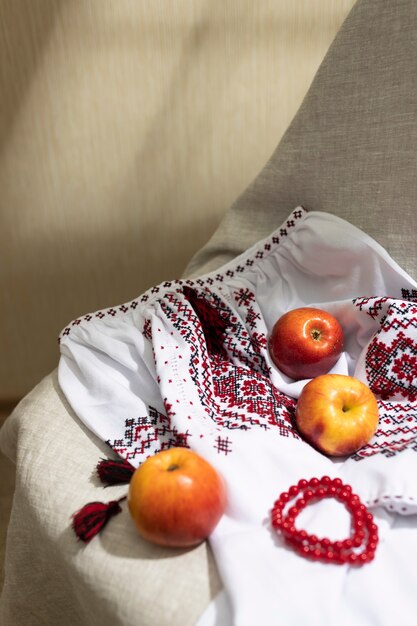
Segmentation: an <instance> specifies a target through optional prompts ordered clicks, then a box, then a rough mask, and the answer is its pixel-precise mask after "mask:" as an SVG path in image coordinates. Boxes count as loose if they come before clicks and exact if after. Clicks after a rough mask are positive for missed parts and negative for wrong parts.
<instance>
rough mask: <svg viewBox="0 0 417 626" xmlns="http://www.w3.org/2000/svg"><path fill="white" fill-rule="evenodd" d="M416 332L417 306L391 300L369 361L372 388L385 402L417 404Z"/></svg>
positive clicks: (373, 342) (372, 342)
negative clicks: (402, 401) (414, 402)
mask: <svg viewBox="0 0 417 626" xmlns="http://www.w3.org/2000/svg"><path fill="white" fill-rule="evenodd" d="M416 331H417V305H416V304H414V303H412V302H406V301H404V300H393V299H392V300H390V301H389V304H388V305H387V307H386V312H385V314H384V315H383V316H382V318H381V320H380V328H379V330H378V332H377V333H376V334H375V336H374V337H373V339H372V341H371V342H370V344H369V346H368V350H367V354H366V359H365V366H366V376H367V380H368V384H369V387H370V388H371V389H372V391H373V392H374V393H375V394H377V395H378V396H379V397H380V398H381V399H382V400H388V399H400V398H405V399H406V400H410V401H415V400H417V341H416V337H417V332H416Z"/></svg>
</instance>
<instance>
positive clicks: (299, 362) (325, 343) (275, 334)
mask: <svg viewBox="0 0 417 626" xmlns="http://www.w3.org/2000/svg"><path fill="white" fill-rule="evenodd" d="M343 340H344V337H343V330H342V327H341V326H340V324H339V322H338V321H337V319H336V318H335V317H333V315H330V313H327V312H326V311H322V310H321V309H314V308H311V307H303V308H300V309H294V310H292V311H288V313H285V314H284V315H282V317H280V318H279V319H278V320H277V321H276V322H275V324H274V326H273V328H272V332H271V334H270V337H269V352H270V355H271V358H272V360H273V362H274V363H275V365H276V366H277V367H278V369H280V370H281V371H282V372H283V373H284V374H286V375H287V376H289V377H290V378H292V379H293V380H301V379H304V378H314V377H315V376H320V374H326V373H327V372H328V371H329V370H331V368H332V367H333V366H334V365H335V364H336V362H337V360H338V358H339V356H340V354H341V352H342V350H343Z"/></svg>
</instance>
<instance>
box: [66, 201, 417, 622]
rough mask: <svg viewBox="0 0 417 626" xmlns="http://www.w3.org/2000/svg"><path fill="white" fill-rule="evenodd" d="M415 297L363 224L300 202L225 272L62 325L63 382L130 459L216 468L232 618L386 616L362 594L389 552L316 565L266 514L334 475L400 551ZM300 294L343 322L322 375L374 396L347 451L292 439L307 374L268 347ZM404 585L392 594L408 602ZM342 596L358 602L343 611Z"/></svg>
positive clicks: (314, 512) (338, 517) (317, 523)
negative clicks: (283, 498)
mask: <svg viewBox="0 0 417 626" xmlns="http://www.w3.org/2000/svg"><path fill="white" fill-rule="evenodd" d="M416 301H417V283H416V282H415V281H413V280H412V279H411V277H409V276H408V275H407V274H406V273H405V272H404V271H403V270H402V269H401V268H400V267H399V266H398V265H397V264H396V263H395V262H394V261H393V260H392V259H391V258H390V257H389V255H388V254H387V253H386V251H385V250H384V249H383V248H381V246H379V245H378V244H377V243H376V242H375V241H373V240H372V239H371V238H370V237H368V236H367V235H366V234H365V233H363V232H361V231H360V230H358V229H357V228H355V227H354V226H352V225H351V224H349V223H347V222H345V221H344V220H342V219H340V218H337V217H335V216H333V215H329V214H325V213H320V212H311V213H307V212H306V211H304V209H302V208H301V207H298V208H297V209H295V210H294V211H293V213H292V214H291V215H290V216H289V218H288V220H286V222H285V223H284V224H283V225H282V226H281V227H280V228H278V229H277V230H276V231H275V232H274V233H272V234H271V235H270V236H269V237H268V238H266V239H264V240H262V241H260V242H259V243H258V244H256V245H255V246H253V247H252V248H250V249H249V250H248V251H247V252H246V253H244V254H243V255H240V256H239V257H237V258H236V259H234V260H233V261H232V262H230V263H228V264H227V265H226V266H224V267H223V268H221V269H220V270H218V271H216V272H213V273H211V274H208V275H205V276H203V277H201V278H197V279H193V280H180V281H174V282H166V283H163V284H161V285H158V286H155V287H153V288H152V289H150V290H149V291H147V292H146V293H145V294H143V295H142V296H140V297H139V298H138V299H136V300H133V301H132V302H129V303H126V304H124V305H121V306H117V307H114V308H111V309H106V310H104V311H98V312H96V313H93V314H89V315H86V316H84V317H83V318H80V319H78V320H74V322H72V324H70V325H69V326H68V327H67V328H66V329H64V330H63V332H62V334H61V337H60V345H61V359H60V364H59V381H60V385H61V387H62V389H63V391H64V393H65V395H66V397H67V398H68V401H69V403H70V404H71V406H72V407H73V409H74V410H75V412H76V413H77V414H78V416H79V417H80V419H81V420H82V421H83V422H84V423H85V424H86V425H87V426H88V427H89V428H90V429H91V430H92V431H93V432H94V433H95V434H96V435H98V436H99V437H100V438H101V439H102V440H103V441H106V442H107V443H108V444H109V445H110V446H111V447H112V448H113V449H114V450H115V451H116V452H118V453H119V454H120V455H121V456H123V457H124V458H127V459H128V460H129V461H130V462H131V463H132V464H133V465H134V466H138V465H139V464H140V463H141V462H142V461H143V460H144V459H145V458H147V457H148V456H150V455H152V454H154V453H155V452H157V451H159V450H161V449H164V448H166V447H170V446H173V445H186V446H189V447H191V448H193V449H194V450H195V451H197V452H198V453H200V454H201V455H202V456H204V457H205V458H206V459H207V460H208V461H210V462H211V463H212V464H213V465H214V466H215V467H216V468H217V469H218V470H219V471H220V472H221V474H222V475H223V476H224V478H225V480H226V484H227V487H228V508H227V511H226V513H225V515H224V517H223V518H222V520H221V522H220V523H219V525H218V526H217V528H216V530H215V531H214V533H213V535H212V536H211V537H210V542H211V546H212V548H213V552H214V555H215V558H216V562H217V565H218V568H219V572H220V574H221V577H222V580H223V583H224V586H225V589H226V593H227V596H228V603H226V604H227V607H231V609H230V610H231V613H232V620H233V624H236V625H238V626H253V624H255V623H268V624H275V623H276V624H289V623H290V624H292V625H293V626H296V625H298V624H300V625H301V624H306V623H308V624H309V625H310V626H314V625H315V624H317V625H318V624H320V626H325V625H327V624H328V625H333V624H335V623H339V622H340V611H341V609H343V611H345V613H346V611H347V613H346V615H354V614H356V613H355V611H356V612H357V611H358V609H357V607H358V606H360V605H363V611H362V613H361V614H362V615H364V616H365V615H366V614H367V611H368V608H369V611H370V614H371V613H372V615H374V616H376V617H377V620H379V621H376V622H375V623H378V624H385V623H387V624H388V623H389V622H388V621H386V616H387V615H389V614H390V611H389V610H388V608H387V602H389V601H388V600H387V599H386V598H385V599H384V602H381V607H384V608H381V611H379V609H378V607H375V605H374V600H372V601H370V602H371V606H369V607H368V604H367V600H366V599H363V598H362V601H361V603H358V602H357V600H356V596H357V595H358V594H360V587H361V586H363V588H365V587H367V586H368V587H369V589H372V588H373V587H372V580H376V579H378V580H382V576H383V574H384V570H385V569H386V568H387V567H388V566H389V564H390V563H391V562H392V553H391V552H390V551H388V552H389V557H385V556H384V555H385V551H384V548H383V547H382V546H380V547H379V548H378V550H377V555H376V558H375V560H374V562H373V563H371V564H369V565H366V566H365V567H363V568H362V569H361V570H359V569H358V568H356V569H354V568H349V567H347V566H339V565H329V564H322V563H317V562H311V561H308V560H305V559H303V558H301V557H299V556H297V555H296V554H295V553H294V552H292V551H291V550H290V549H289V548H288V547H286V546H285V545H284V544H283V542H282V540H281V539H280V537H278V536H277V535H276V534H274V533H273V532H272V531H271V527H270V522H269V515H270V510H271V508H272V506H273V503H274V501H275V499H276V498H277V497H278V495H279V494H280V493H281V492H282V491H286V490H287V489H288V488H289V487H290V485H292V484H294V483H296V482H297V481H298V480H299V479H300V478H307V479H308V478H311V477H313V476H317V477H320V476H322V475H325V474H327V475H329V476H338V477H341V478H342V480H343V481H344V482H348V483H349V484H351V485H352V488H353V490H354V491H355V492H356V493H358V494H359V495H360V497H361V498H362V499H363V501H364V502H365V503H366V504H367V505H368V506H370V507H374V509H375V510H376V511H377V512H378V513H377V514H378V515H379V516H380V518H381V525H382V529H383V531H384V532H383V533H382V535H383V536H382V538H381V544H384V543H385V542H386V543H387V545H388V546H389V545H391V542H392V545H397V543H398V550H400V551H401V550H404V545H403V542H402V540H398V541H397V537H398V535H399V534H402V536H406V535H407V532H405V531H404V532H403V533H397V534H396V535H395V537H396V539H395V540H394V539H392V537H393V535H394V534H395V533H396V532H397V531H396V529H395V528H394V529H392V528H391V527H392V526H394V527H395V520H396V515H398V514H402V515H408V516H409V518H408V519H409V527H410V528H411V527H412V525H413V524H414V523H415V522H414V519H415V517H414V514H415V513H417V481H415V480H413V476H415V475H416V473H417V454H416V451H417V439H416V436H417V388H416V379H417V373H416V372H417V364H416V362H417V361H416V360H417V304H416ZM304 305H308V306H317V307H319V308H323V309H325V310H327V311H329V312H330V313H332V314H334V315H335V316H336V317H337V318H338V319H339V321H340V323H341V325H342V327H343V330H344V333H345V337H346V346H345V352H344V353H343V354H342V355H341V357H340V359H339V361H338V363H337V364H336V365H335V367H334V369H333V370H332V371H334V372H337V373H342V374H349V375H352V376H356V377H357V378H359V379H361V380H363V382H365V383H366V384H368V385H369V386H370V387H371V389H373V390H374V391H375V393H377V394H378V395H377V397H378V400H379V408H380V424H379V428H378V431H377V433H376V435H375V437H374V438H373V439H372V441H371V442H370V443H369V444H368V445H367V446H365V447H364V448H363V449H362V450H360V451H358V452H357V453H356V454H354V455H352V456H351V457H350V458H348V459H342V460H334V459H330V458H327V457H326V456H324V455H322V454H320V453H319V452H317V451H316V450H315V449H313V448H312V447H311V446H310V445H309V444H307V443H306V442H304V441H303V440H302V439H301V437H300V436H299V434H298V433H297V431H296V429H295V428H294V423H293V416H294V410H295V405H296V401H297V398H298V396H299V394H300V393H301V391H302V388H303V386H304V385H305V384H306V382H307V381H298V382H294V381H292V380H290V379H289V378H288V377H286V376H285V375H283V374H282V373H281V372H280V371H279V370H278V369H277V368H276V367H275V366H274V365H273V363H272V361H271V359H270V357H269V353H268V349H267V337H268V333H269V332H270V330H271V328H272V325H273V323H274V322H275V320H276V319H277V318H278V317H279V316H280V315H281V314H282V313H284V312H285V311H287V310H290V309H293V308H296V307H299V306H304ZM389 511H395V513H396V515H391V514H390V513H389ZM305 514H306V517H305V523H307V524H308V527H309V528H315V527H317V528H318V531H321V533H322V534H323V535H328V536H331V535H334V537H335V538H338V537H340V538H344V537H346V536H347V533H348V532H349V519H348V517H347V515H346V511H345V510H344V508H343V507H342V506H341V505H340V506H339V505H336V506H335V503H334V502H331V501H326V502H325V503H320V505H315V506H312V507H309V509H308V511H306V512H305ZM414 556H415V558H417V554H416V555H414ZM399 559H400V560H401V559H407V555H406V554H402V556H400V557H399ZM409 569H410V568H409ZM408 573H409V571H408ZM412 576H413V580H414V583H416V584H417V574H412ZM408 589H409V586H406V587H405V589H404V593H403V595H404V597H403V598H402V602H404V606H407V602H408V604H409V606H410V607H412V606H413V603H414V600H413V598H412V597H411V595H410V594H409V593H408ZM371 597H373V596H372V594H371V592H370V593H369V598H371ZM347 599H351V600H352V599H353V600H354V601H355V602H356V605H355V607H356V608H353V609H352V611H351V612H350V613H349V611H350V609H349V608H348V606H349V605H348V604H347ZM226 604H224V605H223V606H225V605H226ZM219 606H221V603H220V605H219ZM227 610H229V609H227ZM210 611H211V613H209V614H211V615H212V616H214V617H213V619H216V617H215V615H216V611H215V610H214V609H213V608H211V609H210ZM226 612H227V611H226ZM213 623H215V622H213ZM346 623H348V622H346ZM363 623H365V621H363ZM368 623H369V622H368Z"/></svg>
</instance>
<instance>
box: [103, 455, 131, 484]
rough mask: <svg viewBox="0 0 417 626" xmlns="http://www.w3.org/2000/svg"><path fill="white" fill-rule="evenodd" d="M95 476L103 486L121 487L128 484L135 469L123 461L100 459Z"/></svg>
mask: <svg viewBox="0 0 417 626" xmlns="http://www.w3.org/2000/svg"><path fill="white" fill-rule="evenodd" d="M96 470H97V474H98V477H99V478H100V480H101V482H102V483H104V484H105V485H107V486H108V485H122V484H126V483H129V482H130V479H131V478H132V476H133V473H134V471H135V468H134V467H133V465H131V464H130V463H129V461H126V460H125V459H101V461H99V462H98V463H97V467H96Z"/></svg>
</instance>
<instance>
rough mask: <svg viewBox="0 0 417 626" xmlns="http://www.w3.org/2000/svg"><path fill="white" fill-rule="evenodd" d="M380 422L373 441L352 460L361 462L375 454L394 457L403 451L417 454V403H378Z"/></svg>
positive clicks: (381, 401) (353, 456)
mask: <svg viewBox="0 0 417 626" xmlns="http://www.w3.org/2000/svg"><path fill="white" fill-rule="evenodd" d="M378 406H379V413H380V421H379V426H378V430H377V432H376V433H375V436H374V437H373V438H372V440H371V441H370V442H369V443H368V444H367V445H366V446H364V447H363V448H361V449H360V450H359V451H358V452H356V453H355V454H354V455H352V457H351V458H352V459H354V460H355V461H360V460H362V459H365V458H367V457H369V456H373V455H374V454H382V455H383V456H385V457H392V456H395V455H396V454H398V453H399V452H402V451H403V450H407V449H410V450H414V451H416V452H417V403H415V402H414V403H409V402H407V403H406V402H385V401H383V400H380V401H379V402H378Z"/></svg>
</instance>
